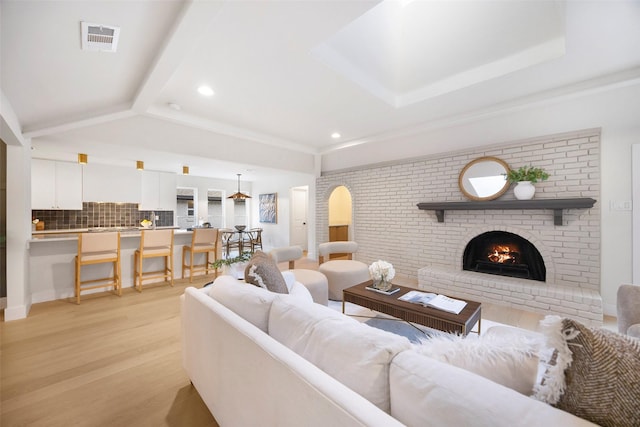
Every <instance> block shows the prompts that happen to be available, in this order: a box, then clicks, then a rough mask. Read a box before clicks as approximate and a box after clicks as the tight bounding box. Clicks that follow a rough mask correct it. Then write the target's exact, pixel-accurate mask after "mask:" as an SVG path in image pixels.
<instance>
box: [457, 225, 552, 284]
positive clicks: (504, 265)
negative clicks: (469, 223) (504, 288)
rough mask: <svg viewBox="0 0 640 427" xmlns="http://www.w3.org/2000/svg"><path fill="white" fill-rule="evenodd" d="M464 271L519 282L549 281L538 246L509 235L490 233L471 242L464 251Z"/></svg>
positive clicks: (498, 232)
mask: <svg viewBox="0 0 640 427" xmlns="http://www.w3.org/2000/svg"><path fill="white" fill-rule="evenodd" d="M462 268H463V269H464V270H469V271H476V272H479V273H486V274H497V275H500V276H509V277H516V278H520V279H530V280H538V281H541V282H544V281H545V280H546V268H545V265H544V260H543V259H542V256H541V255H540V252H539V251H538V249H536V247H535V245H533V244H532V243H531V242H529V241H528V240H527V239H525V238H523V237H521V236H518V235H517V234H513V233H509V232H506V231H489V232H486V233H482V234H480V235H478V236H476V237H474V238H473V239H471V240H470V241H469V243H468V244H467V247H466V248H465V250H464V254H463V259H462Z"/></svg>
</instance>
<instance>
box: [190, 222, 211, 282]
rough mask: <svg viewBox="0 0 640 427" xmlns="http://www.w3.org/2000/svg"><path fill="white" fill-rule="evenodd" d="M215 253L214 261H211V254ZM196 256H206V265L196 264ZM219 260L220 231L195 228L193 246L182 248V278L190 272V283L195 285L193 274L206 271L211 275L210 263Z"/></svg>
mask: <svg viewBox="0 0 640 427" xmlns="http://www.w3.org/2000/svg"><path fill="white" fill-rule="evenodd" d="M212 252H213V260H210V259H209V254H211V253H212ZM187 254H189V264H187V262H186V256H187ZM196 254H206V255H205V258H206V259H205V263H204V264H194V258H195V255H196ZM217 259H218V229H217V228H194V229H193V234H192V235H191V246H187V245H185V246H183V247H182V278H183V279H184V273H185V271H186V270H188V271H189V283H193V273H194V272H199V271H204V272H205V274H209V270H214V271H215V269H214V268H212V267H210V263H212V262H214V261H215V260H217Z"/></svg>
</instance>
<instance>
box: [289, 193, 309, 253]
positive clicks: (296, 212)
mask: <svg viewBox="0 0 640 427" xmlns="http://www.w3.org/2000/svg"><path fill="white" fill-rule="evenodd" d="M308 199H309V188H308V187H294V188H292V189H291V245H292V246H300V247H302V250H304V251H306V250H308V249H309V248H308V244H309V243H308V240H307V239H308V236H307V212H308V209H307V205H308Z"/></svg>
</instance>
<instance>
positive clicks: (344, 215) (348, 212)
mask: <svg viewBox="0 0 640 427" xmlns="http://www.w3.org/2000/svg"><path fill="white" fill-rule="evenodd" d="M352 235H353V206H352V200H351V192H350V191H349V189H348V188H347V187H345V186H344V185H341V186H338V187H336V188H334V189H333V191H332V192H331V195H330V196H329V241H330V242H335V241H344V240H352ZM340 256H341V254H333V255H331V258H337V257H340Z"/></svg>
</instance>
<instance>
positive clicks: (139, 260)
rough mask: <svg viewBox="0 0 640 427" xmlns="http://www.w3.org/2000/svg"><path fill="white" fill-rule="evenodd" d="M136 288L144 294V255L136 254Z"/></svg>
mask: <svg viewBox="0 0 640 427" xmlns="http://www.w3.org/2000/svg"><path fill="white" fill-rule="evenodd" d="M133 279H134V287H135V288H136V290H137V291H138V292H142V255H140V253H138V252H136V253H135V277H134V278H133Z"/></svg>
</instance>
